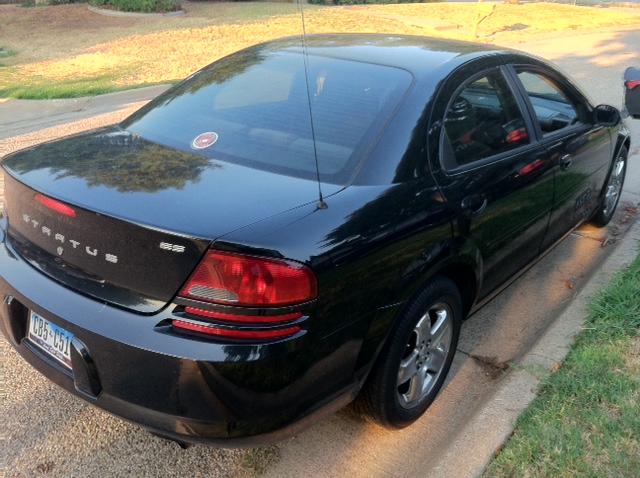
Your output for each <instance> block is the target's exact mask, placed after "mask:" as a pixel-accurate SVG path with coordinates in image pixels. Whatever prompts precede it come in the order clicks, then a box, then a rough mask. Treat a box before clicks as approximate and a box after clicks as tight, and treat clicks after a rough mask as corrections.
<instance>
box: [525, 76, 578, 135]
mask: <svg viewBox="0 0 640 478" xmlns="http://www.w3.org/2000/svg"><path fill="white" fill-rule="evenodd" d="M518 78H520V81H521V82H522V85H523V86H524V89H525V91H526V92H527V94H528V96H529V100H531V104H532V106H533V111H534V113H535V116H536V117H537V118H538V122H539V123H540V128H541V129H542V133H543V134H549V133H553V132H555V131H559V130H561V129H563V128H566V127H568V126H571V125H572V124H575V123H577V122H578V119H579V115H578V111H577V109H576V107H575V106H574V105H573V104H572V102H571V100H570V99H569V98H568V96H567V95H566V94H565V93H564V92H563V91H562V90H561V89H560V88H559V87H558V86H556V84H555V83H554V82H553V81H552V80H551V79H549V78H547V77H545V76H543V75H540V74H537V73H532V72H529V71H521V72H519V73H518Z"/></svg>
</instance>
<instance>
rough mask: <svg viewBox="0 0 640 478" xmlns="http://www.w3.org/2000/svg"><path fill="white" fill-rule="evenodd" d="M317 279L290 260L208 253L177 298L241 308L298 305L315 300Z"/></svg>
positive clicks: (216, 252) (304, 268)
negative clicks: (239, 306)
mask: <svg viewBox="0 0 640 478" xmlns="http://www.w3.org/2000/svg"><path fill="white" fill-rule="evenodd" d="M317 293H318V287H317V283H316V278H315V276H314V275H313V272H311V269H309V268H308V267H306V266H304V265H302V264H298V263H295V262H291V261H284V260H278V259H267V258H262V257H254V256H245V255H242V254H233V253H229V252H220V251H209V252H208V253H207V255H206V256H205V258H204V259H203V261H202V262H201V263H200V265H198V267H197V268H196V270H195V272H194V273H193V275H192V276H191V277H190V278H189V280H188V281H187V285H186V286H184V287H183V289H182V291H181V292H180V295H181V296H182V297H188V298H190V299H196V300H202V301H206V302H213V303H219V304H233V305H241V306H250V307H251V306H254V307H256V306H266V307H274V306H282V305H291V304H300V303H303V302H307V301H309V300H312V299H314V298H315V297H316V295H317Z"/></svg>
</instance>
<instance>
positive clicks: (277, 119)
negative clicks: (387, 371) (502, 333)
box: [123, 50, 413, 184]
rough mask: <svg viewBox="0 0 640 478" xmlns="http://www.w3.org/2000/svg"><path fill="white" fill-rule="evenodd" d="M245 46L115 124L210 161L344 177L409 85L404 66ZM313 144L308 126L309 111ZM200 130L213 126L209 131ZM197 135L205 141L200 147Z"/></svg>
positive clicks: (333, 178)
mask: <svg viewBox="0 0 640 478" xmlns="http://www.w3.org/2000/svg"><path fill="white" fill-rule="evenodd" d="M308 65H309V76H308V80H309V84H308V88H309V92H310V95H309V96H310V98H309V97H308V95H307V84H306V79H305V70H304V63H303V57H302V55H301V54H300V53H298V52H296V51H290V52H289V51H283V52H277V53H269V54H267V55H263V54H259V53H253V52H251V50H249V51H247V52H245V53H240V54H236V55H233V56H231V57H228V58H226V59H223V60H221V61H219V62H216V63H214V64H213V65H211V66H210V67H208V68H207V69H205V70H203V71H201V72H200V73H197V74H196V75H194V76H193V77H191V78H190V79H188V80H187V81H185V82H183V83H182V84H180V85H179V86H177V87H176V88H174V89H172V90H170V91H169V92H167V93H166V94H164V95H163V96H161V97H160V98H159V99H158V100H157V101H155V102H154V103H153V104H152V105H150V106H149V107H148V108H146V109H144V110H142V111H141V112H140V114H137V115H134V116H133V117H132V118H130V119H129V120H127V121H126V122H125V123H124V124H123V126H124V127H125V128H126V129H128V130H129V131H131V132H133V133H136V134H138V135H140V136H142V137H143V138H145V139H148V140H150V141H154V142H158V143H161V144H164V145H167V146H170V147H174V148H177V149H181V150H189V151H193V148H192V143H193V142H194V140H195V138H197V137H198V135H201V134H203V133H209V135H208V136H205V137H204V138H205V143H204V145H205V146H206V147H205V148H202V149H200V150H198V151H197V152H198V153H199V154H204V155H206V156H209V157H210V158H212V159H216V160H221V161H229V162H234V163H238V164H241V165H244V166H249V167H252V168H256V169H263V170H268V171H271V172H277V173H282V174H286V175H292V176H299V177H304V178H309V179H315V178H316V166H315V154H316V153H317V156H318V163H319V169H320V176H321V180H323V181H325V182H331V183H337V184H342V183H344V182H346V181H347V180H348V178H349V177H350V176H351V174H352V172H353V171H354V169H355V165H356V164H357V162H358V161H359V158H360V157H361V156H362V155H361V154H360V153H361V152H362V151H363V149H365V147H366V146H367V145H370V144H374V143H375V141H376V139H377V138H378V136H379V134H380V131H381V128H382V125H384V123H385V122H386V120H387V119H388V118H389V116H390V115H391V113H392V112H393V110H394V108H395V107H396V106H397V104H398V102H399V101H400V99H401V98H402V96H403V94H404V93H405V92H406V91H407V89H408V88H409V86H410V84H411V82H412V80H413V77H412V76H411V74H410V73H408V72H407V71H405V70H401V69H398V68H394V67H388V66H381V65H374V64H370V63H362V62H357V61H348V60H341V59H336V58H330V57H323V56H318V55H310V57H309V59H308ZM310 108H311V112H312V115H313V126H314V133H315V144H314V141H313V137H314V136H313V134H312V129H311V120H310V118H311V116H310V114H309V109H310ZM210 133H215V135H212V134H210ZM206 141H209V143H213V144H209V143H207V142H206Z"/></svg>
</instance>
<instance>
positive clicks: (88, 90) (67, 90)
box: [0, 78, 159, 100]
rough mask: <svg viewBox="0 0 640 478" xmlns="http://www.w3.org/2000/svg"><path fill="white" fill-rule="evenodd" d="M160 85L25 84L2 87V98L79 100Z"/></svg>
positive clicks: (95, 81)
mask: <svg viewBox="0 0 640 478" xmlns="http://www.w3.org/2000/svg"><path fill="white" fill-rule="evenodd" d="M157 84H159V83H144V84H137V85H125V86H118V85H114V84H113V83H112V82H111V80H110V79H102V78H93V79H86V80H78V81H62V82H58V83H52V84H48V85H46V84H31V85H30V84H25V85H15V86H6V87H0V98H16V99H23V100H49V99H54V98H77V97H80V96H94V95H102V94H104V93H113V92H115V91H123V90H130V89H135V88H144V87H145V86H153V85H157Z"/></svg>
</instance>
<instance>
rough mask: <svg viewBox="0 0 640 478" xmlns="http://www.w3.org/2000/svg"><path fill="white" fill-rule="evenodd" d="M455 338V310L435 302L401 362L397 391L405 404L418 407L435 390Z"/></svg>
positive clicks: (419, 321) (419, 324)
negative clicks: (453, 311) (453, 313)
mask: <svg viewBox="0 0 640 478" xmlns="http://www.w3.org/2000/svg"><path fill="white" fill-rule="evenodd" d="M452 339H453V316H452V312H451V309H450V308H449V306H447V305H446V304H444V303H438V304H435V305H433V306H432V307H431V308H429V310H428V311H427V312H426V313H425V314H424V315H423V316H422V317H421V318H420V320H418V322H417V323H416V326H415V327H414V329H413V331H412V332H411V335H410V336H409V340H408V343H407V346H406V349H405V352H404V354H403V357H402V360H401V361H400V367H399V369H398V381H397V393H398V398H399V401H400V405H401V406H402V407H404V408H411V407H414V406H415V405H417V404H419V403H420V401H421V399H422V398H424V397H426V396H427V395H429V393H430V392H431V391H432V390H433V387H434V386H435V384H436V382H437V381H438V378H439V377H440V375H441V373H442V370H443V369H444V367H445V364H446V361H447V356H448V355H449V350H450V348H451V343H452Z"/></svg>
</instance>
